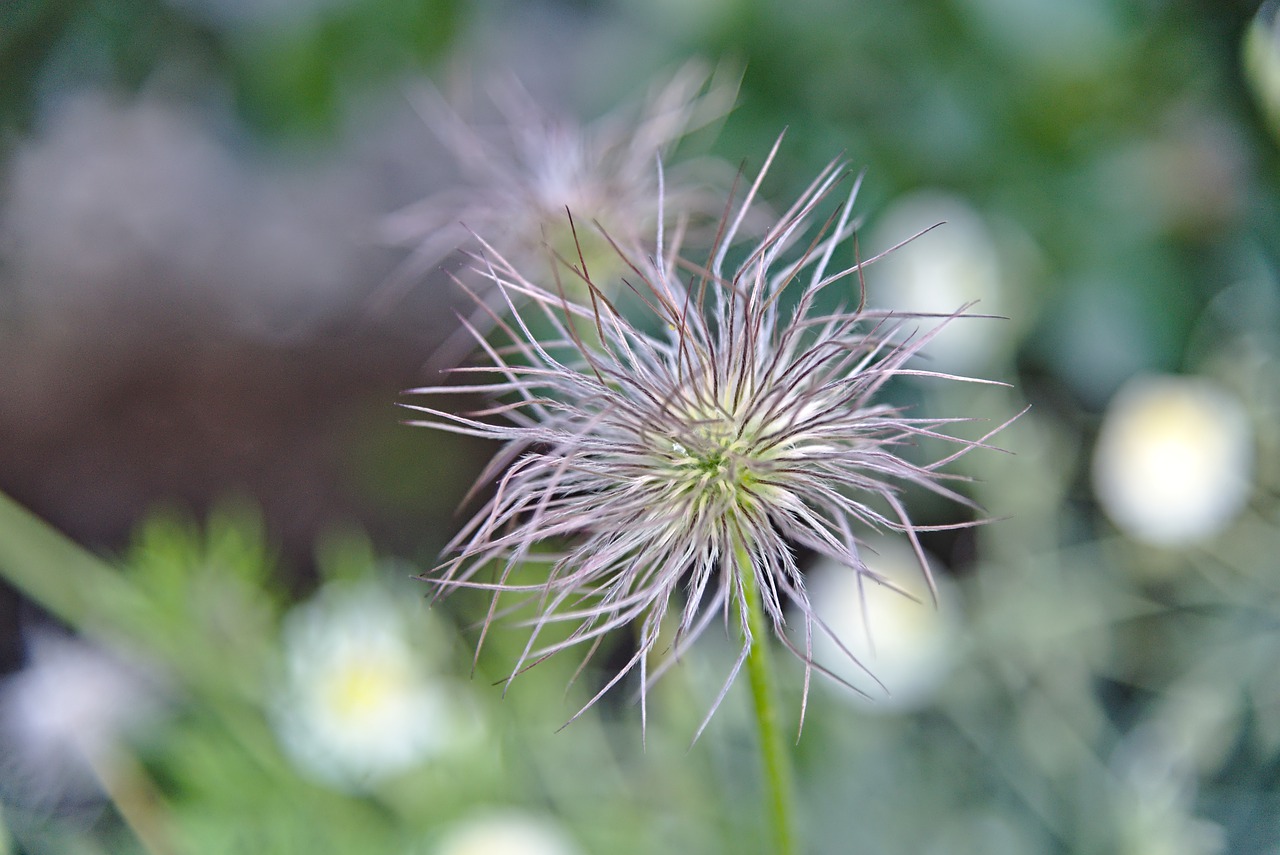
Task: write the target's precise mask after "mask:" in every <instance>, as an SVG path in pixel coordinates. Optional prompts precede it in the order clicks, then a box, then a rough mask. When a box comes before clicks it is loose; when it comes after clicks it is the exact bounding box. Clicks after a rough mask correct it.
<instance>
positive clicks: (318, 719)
mask: <svg viewBox="0 0 1280 855" xmlns="http://www.w3.org/2000/svg"><path fill="white" fill-rule="evenodd" d="M411 626H412V623H411V620H410V616H409V615H408V614H406V612H405V609H404V608H402V607H401V606H400V605H399V604H398V602H397V600H396V598H395V597H393V596H392V595H391V593H390V592H389V591H386V590H383V589H382V588H380V587H378V586H376V585H374V584H372V583H365V584H362V585H351V584H340V583H330V584H329V585H328V586H326V587H325V588H324V589H322V590H321V592H320V593H319V594H318V595H317V596H316V597H315V598H314V599H313V600H311V601H310V602H307V603H303V604H302V605H300V606H297V607H296V608H295V609H294V610H293V611H292V612H290V613H289V615H288V616H287V617H286V620H285V624H284V628H283V647H284V655H285V663H284V664H285V671H284V675H283V680H282V682H281V684H280V686H279V687H278V691H277V693H276V697H275V701H274V704H273V712H274V721H275V724H276V729H277V732H278V733H279V735H280V739H281V741H282V744H283V746H284V748H285V749H286V751H287V752H288V754H289V756H290V757H291V758H292V759H293V760H294V761H295V763H296V764H297V765H298V768H299V769H300V770H301V771H302V772H304V773H305V774H307V775H308V776H310V777H313V778H315V779H317V780H320V781H323V782H325V783H327V784H330V785H332V786H335V787H337V788H339V789H344V790H361V789H364V788H366V787H368V786H371V785H375V784H377V783H378V782H380V781H381V780H383V779H384V778H387V777H389V776H391V775H395V774H397V773H402V772H406V771H408V770H409V769H411V768H412V767H414V766H415V765H417V764H419V763H422V762H423V761H425V760H426V759H428V758H430V757H433V756H435V755H437V754H439V753H440V752H442V751H444V750H445V749H446V747H447V746H449V745H450V744H452V743H453V742H455V741H456V740H457V739H458V737H459V734H460V733H461V732H462V731H464V730H465V728H463V727H462V725H461V711H460V710H459V709H458V704H457V697H458V694H457V692H456V688H455V687H452V686H450V685H449V684H448V681H447V680H446V679H445V678H443V677H441V676H439V675H437V674H435V673H434V672H433V671H434V669H433V668H432V666H431V663H430V661H429V659H428V658H427V657H426V655H425V653H424V651H423V650H421V649H419V647H420V646H419V645H416V644H415V643H414V637H413V633H412V632H411Z"/></svg>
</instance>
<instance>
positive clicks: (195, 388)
mask: <svg viewBox="0 0 1280 855" xmlns="http://www.w3.org/2000/svg"><path fill="white" fill-rule="evenodd" d="M404 109H405V112H406V113H407V108H404ZM50 112H51V114H50V116H49V117H48V119H47V121H46V122H45V123H44V125H43V127H42V128H40V129H39V130H38V131H37V133H35V134H34V135H33V137H32V139H31V140H30V141H29V142H27V143H24V145H23V146H21V147H20V148H19V150H18V151H17V152H16V154H15V155H14V156H13V158H12V159H11V161H10V168H9V174H8V176H7V183H6V192H5V198H4V209H3V220H2V222H0V239H2V240H3V244H2V247H3V249H2V252H3V256H0V257H2V258H3V267H2V268H0V438H2V439H0V490H3V491H4V492H6V493H8V494H9V495H11V496H12V497H13V498H14V499H16V500H17V501H19V502H21V503H22V504H24V505H26V506H27V507H28V508H30V509H31V510H32V511H34V512H35V513H36V514H38V515H40V516H41V517H43V518H44V519H46V520H48V521H49V522H50V523H52V524H53V525H54V526H56V527H57V528H59V529H60V530H62V531H63V532H65V533H66V534H68V535H70V536H71V537H72V538H74V539H76V540H77V541H80V542H81V543H84V544H86V545H88V546H90V547H92V548H95V549H98V550H102V551H105V552H108V553H110V552H116V551H119V550H121V549H122V548H124V547H125V546H126V545H127V544H128V541H129V536H130V532H131V531H132V530H133V529H134V528H135V527H136V525H137V524H138V523H139V521H140V520H141V519H143V518H144V517H145V516H146V515H147V514H148V513H151V512H152V511H154V510H156V509H158V508H163V507H171V508H177V509H180V510H182V511H184V512H187V513H190V514H192V515H193V516H195V517H197V518H199V517H200V516H202V515H203V514H204V513H205V512H206V511H207V510H208V508H210V507H211V506H212V505H213V504H215V503H217V502H218V501H220V500H222V499H224V498H226V497H229V496H235V497H247V498H250V499H251V500H252V501H253V502H254V503H255V504H256V505H257V506H259V507H260V508H261V509H262V512H263V515H264V519H265V522H266V524H267V530H268V533H269V537H270V538H271V541H272V544H273V546H274V547H275V548H276V549H277V550H278V551H279V554H280V556H281V560H282V565H283V566H284V567H286V568H288V570H289V572H290V573H291V574H292V575H293V577H295V578H299V577H305V575H306V572H307V567H308V564H309V562H310V558H311V550H312V548H313V545H314V543H315V540H316V538H317V535H318V534H320V533H321V532H322V531H324V530H325V529H326V528H327V527H330V526H334V525H344V524H352V523H354V524H356V525H359V526H361V527H363V528H365V529H367V530H368V531H369V532H370V534H371V535H372V536H373V537H374V539H375V541H377V542H378V543H379V544H380V545H382V546H384V547H385V548H387V549H390V550H396V551H399V552H401V553H402V554H409V555H414V556H418V557H422V556H426V557H428V558H429V557H430V554H431V553H432V552H433V551H434V550H435V549H438V547H439V545H440V543H441V542H442V540H443V538H444V537H445V536H446V535H447V532H446V531H444V530H443V529H444V528H445V527H447V526H448V525H449V524H450V523H449V519H450V515H451V513H452V511H453V508H454V506H455V505H456V503H457V501H458V499H459V498H460V496H459V495H458V491H459V490H461V489H464V488H465V484H466V483H467V480H468V479H466V478H465V476H464V477H462V478H459V477H458V473H457V472H454V471H451V472H449V473H448V477H441V476H442V475H443V474H444V473H439V472H434V471H433V469H434V468H439V466H440V465H441V464H440V463H439V462H438V461H439V460H440V455H438V454H436V453H435V452H438V451H439V450H440V448H441V440H440V439H439V438H438V437H432V436H428V435H426V433H425V432H419V431H414V430H412V429H411V428H408V427H405V426H403V425H402V424H400V420H401V418H402V416H403V411H401V410H399V409H398V408H397V407H396V406H395V402H396V400H397V398H398V397H399V394H400V392H401V390H403V389H405V388H409V387H411V386H415V385H422V384H423V383H424V382H425V381H426V380H427V379H428V378H427V376H426V370H425V368H424V366H425V364H426V362H427V360H428V359H429V357H430V355H431V353H432V351H433V349H434V348H435V347H436V346H438V344H439V342H440V341H441V340H442V339H443V336H444V335H446V334H447V333H448V332H449V331H450V330H452V329H453V327H454V323H455V319H454V314H453V312H454V301H455V297H454V296H453V291H452V289H451V286H450V283H449V282H448V279H447V277H446V276H443V275H440V276H436V277H434V278H433V279H431V281H427V280H426V279H425V278H424V281H422V282H421V283H420V284H419V285H417V286H415V287H414V288H413V289H412V290H411V291H409V292H408V293H406V294H402V295H398V296H397V299H396V301H395V303H394V308H393V310H392V311H390V312H377V313H375V312H374V311H372V310H371V309H370V308H369V305H370V303H371V297H372V296H373V295H376V294H377V293H378V292H379V290H380V289H381V288H382V287H384V283H385V282H386V281H387V278H388V276H389V275H390V273H391V272H392V271H393V270H394V269H395V265H396V264H397V263H398V257H397V255H396V254H394V253H392V252H391V251H389V250H387V249H384V248H381V247H379V246H377V245H375V243H374V240H373V238H372V235H373V233H374V230H375V229H374V226H375V225H376V220H377V218H378V217H379V216H381V214H382V212H384V211H386V210H389V209H390V208H391V207H392V206H394V205H397V204H402V203H403V202H404V201H405V195H406V194H413V193H416V192H420V191H421V190H422V186H423V183H424V177H423V176H422V175H421V170H416V169H414V168H411V167H409V166H406V165H405V164H406V163H407V162H409V161H410V160H411V158H412V156H413V155H414V154H416V152H414V151H413V148H414V146H415V145H416V144H418V142H419V141H420V140H421V139H423V138H425V137H426V134H425V131H424V130H423V129H422V128H421V127H419V126H417V125H416V120H414V119H413V118H412V117H409V118H408V119H407V120H405V117H404V116H401V117H399V118H400V119H401V120H403V123H402V124H401V125H399V126H397V125H396V124H395V120H396V117H394V116H393V117H392V119H391V120H386V121H384V123H383V124H382V125H381V126H374V127H372V129H366V130H365V131H364V133H363V134H362V136H360V137H359V138H357V139H355V140H353V141H344V142H343V143H340V144H338V145H335V146H334V150H332V151H326V152H323V153H321V154H310V155H309V156H305V157H304V156H293V157H291V158H280V160H281V161H284V162H287V163H288V165H287V166H282V165H279V164H277V163H276V162H274V161H273V160H272V159H271V158H270V156H269V154H264V153H263V152H258V151H254V150H253V149H252V148H251V146H249V145H247V144H245V142H244V141H243V140H240V139H237V138H236V137H235V136H234V135H233V134H228V133H226V131H225V128H221V127H219V126H218V124H217V122H216V120H215V119H214V118H213V117H211V116H210V115H208V114H204V113H201V112H199V111H197V110H195V109H194V108H192V107H191V106H189V105H183V106H180V107H179V106H172V105H170V104H167V103H165V102H164V101H162V100H160V99H148V98H147V97H146V96H140V97H138V98H134V99H123V98H116V97H114V96H112V95H108V94H103V93H88V94H81V95H77V96H74V97H71V98H68V99H66V100H65V101H63V102H62V103H61V104H60V105H57V106H56V107H55V108H54V109H52V110H51V111H50ZM436 280H439V281H436ZM455 457H457V460H458V465H459V466H460V467H461V468H462V470H463V472H464V473H465V471H466V468H467V466H468V463H467V455H466V454H462V455H460V456H455ZM450 465H451V464H450ZM0 599H5V598H0ZM14 608H15V607H14V605H13V600H12V598H11V597H10V598H7V602H6V604H5V605H3V606H0V624H3V625H12V614H13V612H14ZM6 611H7V612H9V615H6V614H5V612H6ZM9 640H10V641H11V642H12V638H10V639H9ZM8 652H9V653H10V654H12V653H13V650H12V648H11V649H10V650H9V651H8ZM6 658H8V659H9V660H10V661H11V662H12V661H13V657H12V656H7V657H6Z"/></svg>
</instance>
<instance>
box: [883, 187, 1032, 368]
mask: <svg viewBox="0 0 1280 855" xmlns="http://www.w3.org/2000/svg"><path fill="white" fill-rule="evenodd" d="M938 224H941V225H938ZM935 225H938V227H937V228H935V229H932V230H931V231H930V232H929V233H928V234H925V235H922V236H920V237H919V238H917V240H916V241H915V243H914V244H913V245H912V247H911V250H910V251H909V252H891V253H889V254H888V255H887V256H885V257H884V258H883V259H881V260H880V261H879V262H877V263H878V265H879V268H880V269H879V270H877V271H876V273H875V275H874V276H872V277H871V278H870V281H869V287H870V289H871V296H872V298H873V299H874V300H875V301H876V303H877V304H878V305H880V306H882V307H884V308H889V309H896V310H898V311H902V312H906V313H910V314H924V313H929V312H941V311H948V312H949V311H953V310H955V309H957V308H959V307H960V306H964V305H968V304H970V303H974V302H976V303H977V305H975V306H974V307H973V309H972V310H971V311H972V312H973V313H976V314H984V315H1001V314H1006V313H1007V312H1006V307H1005V306H1004V303H1005V302H1006V300H1005V295H1004V293H1003V290H1004V289H1003V283H1002V281H1001V268H1000V256H999V253H998V251H997V249H996V245H995V242H994V240H993V238H992V236H991V231H990V229H989V228H988V226H987V224H986V222H985V221H984V220H983V218H982V215H981V214H979V213H978V212H977V211H976V210H974V208H973V206H972V205H970V204H969V203H968V202H966V201H965V200H964V199H962V198H960V197H958V196H953V195H950V194H946V193H943V192H940V191H932V190H923V191H919V192H916V193H912V194H911V195H908V196H904V197H903V198H901V199H899V200H898V201H897V202H895V203H894V204H893V205H892V206H890V207H889V209H888V210H886V211H885V212H884V214H883V215H882V216H881V217H880V218H879V220H878V222H877V224H876V228H875V231H874V233H873V234H872V235H871V237H870V239H869V244H870V246H871V247H872V248H873V249H874V250H875V251H876V252H880V251H882V250H886V249H889V248H890V247H891V246H893V245H894V244H895V243H897V242H899V241H901V240H902V236H903V235H910V234H914V233H916V232H919V231H921V230H922V229H928V228H930V227H932V226H935ZM944 320H945V319H944V318H939V319H938V320H936V321H934V322H932V323H929V322H928V321H926V320H923V319H922V320H921V321H920V326H921V330H922V331H927V330H929V329H932V328H933V327H936V326H939V325H941V324H942V323H943V321H944ZM1008 335H1009V327H1008V324H1006V323H1004V322H997V321H983V322H970V323H966V324H948V325H947V328H946V329H945V330H942V331H941V332H939V333H938V335H937V336H936V337H935V338H934V339H933V341H931V342H930V343H929V344H928V345H927V346H926V347H925V348H924V349H923V350H922V353H924V354H926V355H930V356H932V357H934V358H935V360H936V361H937V362H938V363H939V364H943V365H946V366H947V368H948V370H953V371H957V372H960V373H965V372H969V371H973V370H975V369H980V368H985V367H987V366H988V365H989V364H990V363H991V361H992V359H993V358H994V357H995V356H996V355H997V354H998V352H999V351H1000V349H1001V348H1002V347H1004V346H1006V345H1007V344H1008V341H1007V338H1006V337H1007V336H1008Z"/></svg>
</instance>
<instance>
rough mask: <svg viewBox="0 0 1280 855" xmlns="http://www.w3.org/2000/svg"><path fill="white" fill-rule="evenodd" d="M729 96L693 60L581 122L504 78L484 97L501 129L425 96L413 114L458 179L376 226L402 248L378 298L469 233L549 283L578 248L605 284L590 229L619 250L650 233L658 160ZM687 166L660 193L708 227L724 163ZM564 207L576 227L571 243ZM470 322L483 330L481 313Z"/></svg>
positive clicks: (710, 118)
mask: <svg viewBox="0 0 1280 855" xmlns="http://www.w3.org/2000/svg"><path fill="white" fill-rule="evenodd" d="M736 95H737V86H736V85H733V84H730V83H728V82H725V81H721V80H719V79H717V77H715V76H713V75H711V74H709V73H708V72H707V71H706V70H705V69H704V68H702V67H700V66H697V65H694V64H691V65H688V66H686V67H684V68H683V69H681V70H680V71H679V72H678V73H677V74H675V75H674V76H673V77H672V78H671V79H670V80H669V81H667V82H666V84H665V85H663V86H660V87H656V88H655V89H654V90H653V91H652V92H651V93H650V94H649V96H648V97H647V98H646V99H645V100H644V101H643V102H642V103H641V104H639V105H631V104H628V105H624V106H623V107H620V108H619V109H618V110H617V111H616V112H614V113H610V114H608V115H605V116H603V117H601V118H599V119H597V120H595V121H594V122H591V123H589V124H586V125H582V124H579V123H578V122H575V121H572V120H568V119H564V118H560V117H554V116H552V115H549V114H548V113H546V112H545V111H543V110H542V109H540V108H539V107H538V106H537V105H536V104H535V103H534V102H533V100H532V98H531V97H530V95H529V94H528V93H527V92H525V91H524V90H523V89H522V88H521V87H520V86H519V85H518V84H516V83H514V82H511V83H510V84H508V85H507V86H505V87H500V88H497V89H496V91H494V93H493V100H494V104H495V106H496V107H497V109H498V111H499V114H500V117H501V120H502V122H501V124H500V125H499V126H498V127H497V128H495V129H489V128H482V127H480V126H478V125H475V124H473V123H470V122H468V121H467V120H465V119H463V118H462V117H461V116H460V115H458V114H457V113H456V112H454V110H453V109H452V108H451V107H450V106H449V105H448V104H447V103H446V102H445V101H444V99H443V98H441V97H440V95H439V94H438V93H436V92H435V91H434V90H426V91H424V92H423V93H422V95H421V112H422V113H423V116H424V117H425V119H426V120H427V122H428V124H429V126H430V127H431V129H432V130H433V131H434V133H435V134H436V135H437V136H438V137H439V138H440V140H441V141H442V142H443V143H444V144H445V146H446V147H447V148H448V150H449V153H450V154H451V155H452V157H453V159H454V161H455V162H456V164H457V166H458V170H459V172H460V175H461V177H462V179H463V180H462V182H461V184H460V186H458V187H455V188H451V189H446V190H443V191H441V192H439V193H436V194H434V195H432V196H430V197H428V198H426V199H424V200H422V201H420V202H418V203H416V204H413V205H411V206H409V207H407V208H405V209H403V210H401V211H399V212H397V213H395V214H393V215H391V216H390V217H388V218H387V220H386V221H385V223H384V225H383V229H382V231H383V235H384V237H385V238H386V239H387V240H388V241H389V242H390V243H392V244H394V245H398V246H404V247H409V248H411V249H412V254H411V256H410V258H409V260H408V261H406V262H405V263H404V265H402V267H401V269H400V271H399V273H398V274H397V277H396V278H395V279H393V281H392V282H390V283H389V285H388V289H387V290H386V292H385V298H386V299H390V298H393V297H394V296H395V294H396V293H397V292H399V291H401V290H402V289H404V288H406V287H408V286H409V285H410V284H412V283H413V282H415V281H416V280H417V279H418V278H419V277H420V276H422V274H424V273H425V272H426V271H428V270H429V269H431V268H432V267H433V266H435V265H436V264H438V263H439V262H441V261H442V260H443V259H444V258H445V257H446V256H448V255H449V254H450V253H452V252H453V251H455V250H456V249H458V248H459V247H462V246H475V238H474V236H473V235H479V237H480V238H482V239H483V240H484V241H487V242H488V243H489V244H490V245H492V246H493V247H495V248H496V250H497V251H498V252H500V253H501V255H502V256H503V258H505V259H507V260H508V261H509V262H510V263H511V264H512V265H514V266H515V267H516V268H518V269H519V270H521V271H522V272H523V273H524V275H525V276H526V277H528V278H530V279H532V280H533V281H535V282H538V284H540V285H542V286H544V287H548V288H549V287H551V286H550V283H549V282H548V281H547V280H548V279H549V278H550V273H551V267H550V266H549V265H551V264H554V262H552V261H551V260H550V259H551V257H552V256H551V253H553V252H559V253H561V254H562V255H566V256H573V257H576V255H577V253H578V251H579V250H580V249H581V250H582V251H583V252H584V254H585V255H586V257H587V260H588V263H590V262H592V261H595V262H597V263H598V265H597V269H596V271H595V277H594V281H595V283H596V284H597V285H603V284H604V282H605V278H606V276H607V274H606V268H611V269H612V272H613V273H614V274H616V273H620V272H622V271H623V270H624V269H625V268H624V267H623V266H622V265H621V264H620V263H619V261H620V260H619V258H618V256H617V254H616V253H614V252H613V251H612V248H611V247H610V246H609V243H608V241H607V240H606V239H605V238H604V237H603V236H602V234H601V231H600V230H604V231H607V232H608V234H609V235H611V236H612V237H613V238H614V239H615V240H619V241H622V242H624V243H627V244H632V243H637V242H639V241H641V240H642V239H643V238H644V237H646V236H648V235H651V234H653V230H654V216H655V214H656V213H657V208H656V207H655V206H654V204H653V199H654V197H655V196H656V195H657V192H658V189H657V184H656V181H657V179H656V172H655V169H654V167H655V164H656V162H657V160H658V158H660V157H665V156H666V155H667V154H668V152H669V151H670V150H671V148H672V147H674V146H675V145H676V143H677V142H679V141H680V140H681V139H682V138H683V137H685V136H686V135H688V134H689V133H691V132H693V131H695V130H697V129H699V128H702V127H705V126H707V125H709V124H711V123H713V122H715V121H716V120H718V119H720V118H722V117H723V116H724V115H725V114H726V113H728V111H729V110H730V108H731V107H732V106H733V102H734V99H735V97H736ZM685 167H686V168H684V169H677V170H673V171H672V172H671V174H670V175H669V176H668V181H667V187H666V188H665V193H666V195H667V197H668V198H669V199H671V201H672V203H673V206H674V209H675V210H678V211H680V212H681V214H682V215H683V216H684V217H686V218H689V217H692V218H694V219H697V220H702V221H706V222H710V223H714V222H715V220H716V219H717V218H718V217H719V216H720V213H721V208H720V205H721V199H720V197H719V194H715V193H712V192H711V191H710V187H711V186H712V185H714V184H715V183H716V177H717V176H718V175H720V174H723V173H724V172H725V171H726V170H725V169H723V164H719V163H718V162H717V161H714V160H710V159H700V160H695V161H692V162H690V163H688V164H686V165H685ZM566 211H571V212H572V214H573V217H574V219H575V220H576V221H577V222H578V223H579V224H580V226H579V228H578V229H577V230H576V232H577V234H576V236H575V234H574V231H575V230H574V229H572V228H571V226H570V223H569V219H568V216H567V214H566ZM596 224H598V228H597V226H596ZM549 249H550V252H549V251H548V250H549ZM583 294H584V295H585V289H583ZM498 302H500V301H498ZM478 317H479V318H480V320H478V321H477V322H479V323H483V313H481V314H480V315H479V316H478Z"/></svg>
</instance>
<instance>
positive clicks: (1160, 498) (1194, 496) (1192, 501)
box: [1093, 376, 1253, 546]
mask: <svg viewBox="0 0 1280 855" xmlns="http://www.w3.org/2000/svg"><path fill="white" fill-rule="evenodd" d="M1252 466H1253V437H1252V432H1251V429H1250V426H1249V420H1248V416H1247V415H1246V413H1245V411H1244V408H1243V406H1242V405H1241V404H1240V402H1239V401H1238V400H1237V399H1235V398H1234V397H1232V396H1231V394H1229V393H1228V392H1227V391H1226V390H1224V389H1222V388H1221V387H1219V386H1217V385H1215V384H1213V383H1212V382H1210V381H1208V380H1202V379H1196V378H1190V377H1175V376H1148V377H1139V378H1136V379H1134V380H1131V381H1130V382H1129V383H1128V384H1126V385H1125V386H1124V387H1123V388H1122V389H1121V390H1120V391H1119V392H1117V393H1116V395H1115V397H1114V398H1113V399H1112V401H1111V405H1110V407H1109V408H1108V410H1107V414H1106V416H1105V418H1104V420H1103V423H1102V429H1101V431H1100V432H1099V435H1098V444H1097V448H1096V449H1095V451H1094V457H1093V484H1094V490H1095V492H1096V493H1097V497H1098V500H1099V502H1101V504H1102V507H1103V509H1104V510H1105V511H1106V513H1107V515H1108V516H1109V517H1110V518H1111V519H1112V521H1114V522H1115V524H1116V525H1117V526H1119V527H1120V529H1121V530H1123V531H1124V532H1125V533H1126V534H1128V535H1129V536H1130V537H1132V538H1134V539H1135V540H1139V541H1142V542H1145V543H1149V544H1153V545H1158V546H1176V545H1179V544H1185V543H1190V542H1193V541H1197V540H1202V539H1204V538H1207V537H1210V536H1212V535H1214V534H1216V533H1218V532H1219V531H1221V530H1222V529H1223V528H1225V527H1226V526H1227V525H1228V524H1229V523H1230V522H1231V521H1232V520H1233V519H1234V518H1235V517H1236V515H1237V514H1238V513H1239V512H1240V510H1241V508H1242V507H1243V506H1244V504H1245V502H1246V501H1247V499H1248V496H1249V489H1250V480H1251V470H1252Z"/></svg>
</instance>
